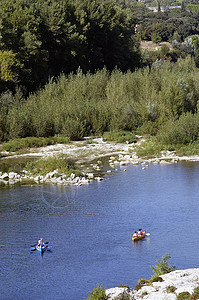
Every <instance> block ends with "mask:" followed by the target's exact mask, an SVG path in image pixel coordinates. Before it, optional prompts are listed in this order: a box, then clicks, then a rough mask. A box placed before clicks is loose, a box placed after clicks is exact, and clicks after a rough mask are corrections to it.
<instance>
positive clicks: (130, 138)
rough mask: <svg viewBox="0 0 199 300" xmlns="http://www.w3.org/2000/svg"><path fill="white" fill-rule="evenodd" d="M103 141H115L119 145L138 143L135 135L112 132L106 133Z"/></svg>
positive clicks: (126, 132) (124, 132)
mask: <svg viewBox="0 0 199 300" xmlns="http://www.w3.org/2000/svg"><path fill="white" fill-rule="evenodd" d="M103 139H104V140H105V141H114V142H117V143H125V142H128V143H136V142H137V139H136V136H135V134H134V133H132V132H128V131H110V132H104V134H103Z"/></svg>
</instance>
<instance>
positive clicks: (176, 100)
mask: <svg viewBox="0 0 199 300" xmlns="http://www.w3.org/2000/svg"><path fill="white" fill-rule="evenodd" d="M9 97H11V98H10V100H9ZM15 97H16V95H15ZM15 97H12V96H11V95H10V94H7V93H4V94H2V95H1V100H5V99H6V101H1V105H2V108H3V109H2V110H1V111H0V120H1V122H0V138H1V141H5V140H13V139H18V138H25V137H27V136H32V137H35V136H36V137H38V138H39V137H49V136H55V135H62V136H65V137H67V138H68V139H73V140H78V139H81V138H82V137H84V136H89V135H102V134H103V133H104V132H107V131H109V132H112V136H114V132H118V131H121V134H120V135H121V136H125V135H127V132H129V133H128V139H129V140H130V141H134V138H135V136H133V134H140V135H143V134H148V135H151V136H156V138H157V141H158V142H159V143H161V144H164V145H167V146H168V147H169V145H177V144H182V145H188V144H192V143H194V142H197V137H198V130H199V119H198V114H197V110H198V99H199V70H198V68H197V67H196V66H195V63H194V61H193V59H192V58H191V57H187V58H186V59H179V60H178V62H177V63H175V64H171V63H162V62H161V61H159V62H156V63H155V64H154V65H153V66H152V67H151V68H148V67H146V68H144V69H138V70H136V71H134V72H131V71H128V72H127V73H123V72H122V71H120V70H118V69H115V70H114V71H113V72H112V73H109V72H108V70H107V69H106V68H104V69H103V70H99V71H97V72H96V73H95V74H91V73H89V72H88V73H86V74H83V72H82V70H80V69H79V70H78V72H77V74H72V73H71V74H70V75H68V76H67V75H64V74H62V75H60V77H59V78H58V79H56V80H50V82H49V83H48V84H47V85H46V86H45V88H44V89H41V90H39V91H37V92H36V93H33V94H31V95H30V96H29V97H28V98H27V99H26V100H25V99H23V97H22V99H16V98H15ZM124 132H126V133H124ZM130 135H131V136H130ZM106 136H107V137H108V135H107V134H105V137H106ZM110 136H111V135H110V134H109V138H110ZM60 139H61V138H60ZM115 139H117V137H115ZM33 140H34V139H33ZM55 140H56V138H54V141H55ZM18 141H19V140H18ZM28 141H29V140H28V139H27V140H22V142H24V143H25V142H27V144H28ZM34 141H35V140H34ZM38 141H39V140H38ZM41 141H48V139H47V140H41ZM57 141H58V138H57ZM12 143H15V142H11V144H12ZM33 144H34V143H33ZM30 146H31V144H30ZM4 147H6V145H5V146H4ZM16 148H17V147H16Z"/></svg>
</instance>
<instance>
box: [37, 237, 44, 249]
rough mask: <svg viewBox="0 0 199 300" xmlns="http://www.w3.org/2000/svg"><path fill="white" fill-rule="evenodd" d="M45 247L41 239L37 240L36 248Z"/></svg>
mask: <svg viewBox="0 0 199 300" xmlns="http://www.w3.org/2000/svg"><path fill="white" fill-rule="evenodd" d="M40 246H41V247H45V244H44V242H43V239H42V238H40V240H38V243H37V247H40Z"/></svg>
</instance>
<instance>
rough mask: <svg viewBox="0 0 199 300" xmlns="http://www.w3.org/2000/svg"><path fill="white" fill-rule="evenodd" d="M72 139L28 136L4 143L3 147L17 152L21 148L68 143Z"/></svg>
mask: <svg viewBox="0 0 199 300" xmlns="http://www.w3.org/2000/svg"><path fill="white" fill-rule="evenodd" d="M69 142H70V139H69V138H68V137H61V136H55V137H49V138H44V137H39V138H38V137H26V138H21V139H14V140H11V141H9V142H7V143H3V144H2V149H3V150H5V151H8V152H16V151H19V150H21V149H27V148H37V147H45V146H48V145H54V144H56V143H60V144H68V143H69Z"/></svg>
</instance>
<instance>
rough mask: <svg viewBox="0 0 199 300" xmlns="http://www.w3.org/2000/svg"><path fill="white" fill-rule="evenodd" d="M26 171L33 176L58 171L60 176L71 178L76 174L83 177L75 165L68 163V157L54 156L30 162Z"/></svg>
mask: <svg viewBox="0 0 199 300" xmlns="http://www.w3.org/2000/svg"><path fill="white" fill-rule="evenodd" d="M25 169H26V170H27V171H28V172H30V173H32V174H39V175H46V174H47V173H49V172H52V171H54V170H57V171H58V174H65V175H67V176H70V175H71V174H72V173H74V174H75V175H76V176H81V172H80V171H79V170H78V169H76V168H75V167H74V164H72V163H71V162H69V161H68V158H67V156H66V155H58V156H52V157H48V158H47V159H39V160H37V161H32V162H28V163H27V164H26V166H25Z"/></svg>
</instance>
